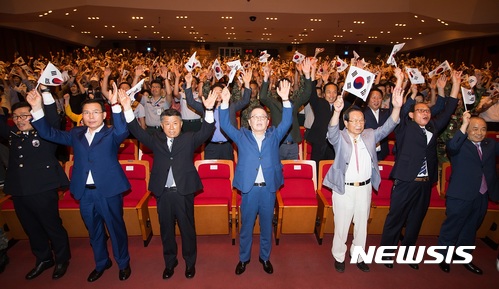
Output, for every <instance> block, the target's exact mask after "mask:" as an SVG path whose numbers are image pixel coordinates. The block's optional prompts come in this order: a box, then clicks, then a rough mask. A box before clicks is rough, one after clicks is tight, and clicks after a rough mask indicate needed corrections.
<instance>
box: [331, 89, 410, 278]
mask: <svg viewBox="0 0 499 289" xmlns="http://www.w3.org/2000/svg"><path fill="white" fill-rule="evenodd" d="M402 103H403V90H402V89H401V88H400V87H396V88H395V89H394V93H393V98H392V104H393V109H392V112H391V115H390V117H389V118H388V119H387V120H386V122H385V123H384V124H383V125H382V126H380V127H379V128H377V129H364V124H365V119H364V114H363V112H362V111H361V110H360V109H358V108H356V107H351V108H349V109H347V110H346V111H345V113H344V114H343V122H344V124H345V129H343V130H341V131H340V129H339V122H340V114H341V111H342V110H343V107H344V103H343V97H342V96H341V95H340V96H338V98H337V99H336V101H335V102H334V112H333V116H332V117H331V120H330V122H329V126H328V133H327V136H328V141H329V142H330V143H331V144H332V145H333V147H334V151H335V152H336V154H335V155H336V156H335V159H334V164H333V166H331V168H330V169H329V171H328V172H327V174H326V177H325V179H324V185H326V186H328V187H330V188H332V190H333V212H334V238H333V246H332V249H331V252H332V254H333V257H334V260H335V263H334V267H335V269H336V271H337V272H340V273H343V272H344V271H345V255H346V252H347V245H346V241H347V237H348V230H349V228H350V224H351V223H352V221H353V223H354V225H355V227H354V233H353V240H352V246H351V247H350V252H352V251H353V250H354V247H356V246H359V247H362V248H363V249H364V251H365V246H366V239H367V221H368V219H369V210H370V207H371V194H372V188H374V189H375V190H378V188H379V185H380V183H381V175H380V172H379V167H378V156H377V153H376V144H377V143H378V142H379V141H380V140H382V139H383V138H385V137H386V136H388V134H390V132H392V131H393V129H394V128H395V126H396V125H397V123H398V121H399V115H400V108H401V107H402ZM355 262H356V263H357V268H359V269H360V270H361V271H363V272H369V266H368V265H367V264H366V263H365V262H364V261H363V260H362V259H359V260H355Z"/></svg>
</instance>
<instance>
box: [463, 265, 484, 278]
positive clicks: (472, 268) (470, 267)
mask: <svg viewBox="0 0 499 289" xmlns="http://www.w3.org/2000/svg"><path fill="white" fill-rule="evenodd" d="M464 268H466V269H467V270H468V271H471V272H473V273H475V274H478V275H482V274H483V271H482V269H480V268H478V267H477V266H475V264H473V263H471V262H469V263H468V264H464Z"/></svg>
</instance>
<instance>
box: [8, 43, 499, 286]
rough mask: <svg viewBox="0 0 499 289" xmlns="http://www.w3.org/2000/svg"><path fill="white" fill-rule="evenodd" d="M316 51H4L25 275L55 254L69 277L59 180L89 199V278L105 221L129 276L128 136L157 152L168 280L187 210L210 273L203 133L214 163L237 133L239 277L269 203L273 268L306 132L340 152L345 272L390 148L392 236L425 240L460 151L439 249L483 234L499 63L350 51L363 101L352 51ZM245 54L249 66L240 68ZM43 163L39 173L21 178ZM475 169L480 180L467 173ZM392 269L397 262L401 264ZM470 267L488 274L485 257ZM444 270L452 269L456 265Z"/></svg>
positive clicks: (193, 249)
mask: <svg viewBox="0 0 499 289" xmlns="http://www.w3.org/2000/svg"><path fill="white" fill-rule="evenodd" d="M316 52H317V53H316V55H315V56H314V57H304V59H300V61H294V60H287V59H280V58H277V59H267V58H266V57H263V58H262V57H246V58H244V59H238V58H231V59H220V60H217V62H219V63H220V65H215V64H214V61H215V59H202V60H201V61H195V62H191V61H190V59H191V54H190V53H187V52H185V51H181V52H176V51H170V52H167V51H163V52H161V53H157V54H152V53H148V54H142V53H134V52H131V51H129V50H126V49H120V50H109V51H107V52H105V53H102V52H100V51H98V50H95V49H89V48H86V47H85V48H82V49H78V50H75V51H72V52H71V53H67V52H64V51H62V52H57V53H55V54H51V55H50V57H42V56H40V57H38V58H34V57H24V58H23V57H16V58H15V59H13V60H12V62H9V61H3V62H0V79H1V81H2V82H3V86H0V88H1V90H0V93H1V95H0V97H1V102H0V105H1V106H2V110H0V136H1V137H2V139H3V140H4V143H3V144H1V145H0V154H1V155H2V158H0V159H1V160H2V165H0V180H1V179H3V180H5V192H6V193H7V194H9V195H11V196H12V199H13V201H14V207H15V209H16V214H17V215H18V217H19V219H20V221H21V224H22V226H23V229H24V230H25V232H26V233H27V235H28V237H29V239H30V245H31V248H32V251H33V254H34V255H35V257H36V262H35V267H34V268H33V269H32V270H31V271H29V272H28V274H27V275H26V279H34V278H36V277H37V276H39V275H40V274H41V273H43V272H44V271H45V270H47V269H49V268H51V267H53V266H55V269H54V272H53V275H52V277H53V278H54V279H58V278H61V277H62V276H63V275H64V274H65V273H66V270H67V268H68V266H69V261H70V258H71V254H70V249H69V243H68V237H67V232H66V230H65V229H64V227H63V226H62V221H61V219H60V217H59V215H58V207H57V191H58V189H60V188H63V187H67V186H68V185H69V188H70V191H71V193H72V194H73V196H74V197H75V199H77V200H79V201H80V211H81V216H82V218H83V220H84V222H85V225H86V227H87V229H88V232H89V236H90V243H91V245H92V250H93V253H94V260H95V268H94V270H93V271H92V272H91V273H90V275H89V276H88V278H87V280H88V281H89V282H94V281H96V280H98V279H99V278H100V277H101V276H102V274H103V273H104V271H105V270H107V269H109V268H110V267H111V266H112V261H111V259H110V257H109V253H108V251H107V249H106V248H107V247H106V242H107V241H106V236H105V235H106V234H105V229H104V225H105V227H106V228H107V230H108V232H109V235H110V239H111V243H112V248H113V256H114V259H115V261H116V263H117V264H118V269H119V274H118V277H119V280H126V279H128V278H129V276H130V275H131V272H132V270H131V260H130V256H129V253H128V242H127V233H126V228H125V225H124V221H123V216H122V215H123V195H122V193H123V192H124V191H126V190H127V189H128V188H129V187H130V184H129V182H128V180H127V179H126V177H125V175H124V173H123V171H122V169H121V167H120V166H119V164H118V158H117V153H118V148H119V145H120V143H121V142H122V141H123V140H124V139H125V138H126V137H128V135H129V132H130V133H131V134H130V137H134V138H136V139H138V141H140V142H141V143H143V144H145V145H146V146H147V147H149V148H150V149H151V150H152V151H153V152H154V162H153V167H152V171H151V178H150V183H149V190H150V191H151V192H152V193H153V194H154V196H155V197H156V198H157V203H158V215H159V220H160V228H161V232H160V233H161V240H162V244H163V257H164V261H165V269H164V271H163V275H162V277H163V278H164V279H169V278H171V277H172V276H173V274H174V269H175V267H176V266H177V265H178V259H177V244H176V241H175V222H178V224H179V227H180V231H181V237H182V256H183V258H184V260H185V263H186V269H185V276H186V277H187V278H193V277H194V276H195V274H196V269H195V264H196V254H197V246H196V234H195V224H194V193H195V192H196V191H199V190H200V189H201V188H202V184H201V181H200V179H199V175H198V174H197V172H196V170H195V168H194V165H193V162H192V159H193V154H194V152H195V150H196V149H197V148H198V147H199V146H201V145H202V144H203V143H204V144H205V146H204V157H205V159H228V160H234V159H235V158H234V147H235V145H237V152H238V163H237V165H236V172H235V177H234V182H233V186H234V187H235V188H237V189H238V190H239V191H240V192H241V195H242V203H241V212H242V224H243V225H242V227H241V234H240V246H239V262H238V264H237V265H236V269H235V273H236V274H237V275H240V274H243V273H244V271H245V269H246V266H247V265H248V264H249V263H250V259H251V240H252V231H253V226H254V223H255V220H256V217H257V215H259V218H260V219H259V220H260V228H261V234H260V253H259V262H260V263H261V264H262V265H263V269H264V271H265V272H266V273H268V274H272V273H273V271H274V268H273V266H272V263H271V262H270V253H271V239H272V220H273V217H272V216H273V209H274V203H275V194H276V191H277V190H278V189H279V187H280V186H281V185H282V184H283V176H282V171H281V164H280V161H281V160H285V159H298V158H299V144H300V143H302V142H304V141H307V142H308V143H309V144H310V145H311V146H312V152H311V159H312V160H314V161H316V163H317V165H318V163H319V161H320V160H325V159H333V160H335V162H334V164H333V166H332V167H331V169H330V170H329V171H328V173H327V175H326V177H325V181H324V185H326V186H328V187H330V188H331V189H332V190H333V200H334V201H333V212H334V215H335V217H334V223H335V227H334V228H335V229H334V230H335V231H334V239H333V247H332V255H333V258H334V264H335V269H336V271H338V272H344V271H345V269H346V268H345V267H346V266H345V257H346V252H347V248H348V246H347V245H346V241H347V236H348V230H349V227H350V223H351V222H352V221H353V223H354V224H355V230H354V240H353V241H352V246H351V247H350V252H352V250H353V248H354V246H360V247H362V248H363V249H365V243H366V238H367V221H368V216H369V210H370V203H371V202H370V200H371V193H372V188H374V189H375V190H377V189H378V187H379V184H380V172H379V169H378V165H377V163H378V161H379V160H382V159H384V158H385V157H386V156H387V155H388V154H389V153H393V154H395V156H396V158H395V165H394V168H393V170H392V172H391V177H392V178H393V179H394V186H393V188H392V195H391V204H390V210H389V213H388V216H387V218H386V221H385V224H384V228H383V234H382V238H381V245H383V246H397V245H398V244H399V242H400V244H401V245H402V246H413V245H415V244H416V243H417V238H418V235H419V230H420V228H421V224H422V222H423V219H424V217H425V215H426V211H427V209H428V206H429V199H430V194H431V187H432V185H433V184H434V183H435V182H436V181H437V180H438V177H439V170H440V165H441V164H442V162H444V161H447V160H449V159H450V161H451V164H452V167H453V172H452V174H453V177H451V181H450V185H449V190H448V193H447V201H446V202H447V203H446V205H447V219H446V220H445V222H444V224H443V226H442V231H441V234H440V237H439V245H443V246H466V245H473V244H474V241H475V236H476V231H477V230H478V228H479V226H480V224H481V222H482V220H483V218H484V216H485V213H486V212H487V202H488V200H489V198H491V199H492V200H495V201H498V200H499V182H498V180H497V179H498V177H497V176H498V174H497V171H496V165H497V164H496V157H497V156H499V143H498V142H497V140H493V139H490V138H486V133H487V130H489V131H490V130H494V131H497V130H499V128H498V122H499V104H498V102H497V100H498V99H499V71H498V70H493V69H492V64H491V63H487V64H486V65H485V67H484V68H477V67H473V66H471V65H470V66H467V65H465V64H460V65H459V64H454V65H452V64H451V65H450V67H449V68H450V69H448V70H447V69H443V71H437V73H436V74H437V75H435V76H433V77H431V78H430V77H428V73H429V72H430V71H432V70H434V69H435V68H437V67H438V66H439V64H440V61H437V60H435V59H426V58H424V57H412V58H411V57H410V55H409V54H405V55H403V54H402V55H400V57H397V62H398V67H396V66H393V65H389V64H386V63H385V62H384V61H383V60H382V59H381V57H378V58H377V59H376V60H374V61H372V62H366V61H365V60H364V59H361V58H360V57H356V58H352V59H351V60H350V61H349V62H350V65H351V66H352V67H357V68H360V69H363V70H366V71H370V72H371V73H373V74H374V75H375V80H374V85H373V86H372V88H371V90H370V91H369V93H368V95H367V97H366V98H365V100H364V98H361V97H358V96H356V95H354V94H352V93H347V92H345V89H344V88H345V87H344V86H345V85H346V84H345V82H346V80H347V78H346V74H347V71H348V69H346V70H341V69H340V67H341V62H340V61H339V59H338V58H331V57H329V56H324V57H318V56H319V55H320V53H322V50H318V51H316ZM318 54H319V55H318ZM263 56H265V55H263ZM237 60H238V61H239V65H234V62H235V61H237ZM26 61H27V62H26ZM49 62H51V63H52V64H54V65H55V66H56V67H58V69H59V70H60V71H61V72H62V73H61V77H62V79H61V80H60V83H57V85H56V86H44V85H43V83H41V84H39V83H38V82H37V81H38V79H39V77H40V74H41V72H42V71H43V70H44V68H45V66H46V65H47V64H48V63H49ZM187 64H189V65H187ZM409 67H411V68H418V69H419V71H421V72H422V73H423V75H425V78H426V80H425V81H424V82H423V83H422V84H412V78H411V77H410V76H409V75H408V74H409V72H406V71H405V69H404V70H403V69H402V68H409ZM452 67H453V68H452ZM134 88H136V89H134ZM462 88H465V89H468V90H471V91H472V92H473V97H474V101H473V102H470V101H469V99H470V97H469V96H467V98H466V101H463V96H462V94H463V93H465V91H466V90H462ZM135 90H136V91H137V93H135V92H131V91H135ZM66 116H67V117H66ZM9 118H10V119H11V120H12V121H13V125H12V124H11V125H9V122H8V119H9ZM68 119H69V120H68ZM68 121H69V122H70V123H69V124H70V125H68V123H67V122H68ZM302 126H303V127H305V133H304V135H303V136H302V134H300V127H302ZM68 127H72V128H71V129H69V128H68ZM392 132H394V135H395V140H396V142H395V143H396V145H395V149H394V151H393V152H390V151H389V147H388V140H387V137H388V135H389V134H390V133H392ZM303 138H304V139H303ZM55 144H59V147H58V148H59V149H58V150H57V147H56V145H55ZM68 146H71V147H73V154H74V170H73V176H72V178H71V181H70V182H68V179H67V177H66V176H65V175H64V172H63V171H62V169H61V167H60V166H59V164H58V161H61V162H64V161H65V160H67V151H68V150H66V148H67V147H68ZM56 150H57V151H58V152H59V153H56ZM447 152H448V153H447ZM40 164H42V165H40ZM470 167H472V168H473V173H469V168H470ZM2 168H3V170H2ZM7 168H8V170H6V169H7ZM42 172H43V173H42ZM467 172H468V173H467ZM28 174H29V175H30V176H33V175H34V176H38V177H39V179H37V180H36V182H35V181H34V182H31V183H29V184H26V183H25V182H22V181H21V180H22V179H24V176H25V175H28ZM463 174H466V176H467V178H466V183H465V184H460V183H459V182H460V181H463V180H464V179H465V178H463ZM110 179H113V180H116V181H115V182H109V181H108V180H110ZM41 208H43V209H44V211H43V212H44V213H43V214H40V212H41V211H40V209H41ZM45 209H46V211H45ZM46 212H50V213H49V214H46ZM403 228H405V231H404V233H403V236H404V237H403V239H402V240H400V236H401V234H402V231H403ZM0 249H1V248H0ZM0 252H2V251H0ZM470 253H471V252H470ZM392 256H393V255H392ZM5 259H6V256H5ZM6 260H7V259H6ZM388 260H391V257H386V261H388ZM447 260H448V259H446V261H447ZM355 263H356V264H357V267H358V269H360V270H361V271H363V272H368V271H369V270H370V269H369V266H368V265H367V264H366V263H365V262H364V261H363V260H361V258H359V259H358V260H355ZM385 265H386V266H387V267H389V268H391V267H393V264H392V263H389V262H388V263H387V264H385ZM409 265H410V266H411V268H413V269H416V270H417V269H418V268H419V265H418V264H409ZM465 267H466V268H467V269H468V270H469V271H471V272H473V273H476V274H482V270H481V269H480V268H479V267H477V266H476V265H475V264H473V263H471V262H470V263H468V264H465ZM440 268H441V269H442V270H443V271H444V272H449V271H450V265H449V263H446V262H445V261H443V262H442V263H440ZM498 270H499V256H498Z"/></svg>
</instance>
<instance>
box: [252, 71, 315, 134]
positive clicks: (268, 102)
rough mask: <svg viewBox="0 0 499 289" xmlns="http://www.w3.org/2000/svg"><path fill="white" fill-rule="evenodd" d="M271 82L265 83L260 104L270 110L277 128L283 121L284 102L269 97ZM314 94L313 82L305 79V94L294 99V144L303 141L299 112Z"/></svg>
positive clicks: (292, 129) (292, 132) (261, 91)
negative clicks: (311, 94)
mask: <svg viewBox="0 0 499 289" xmlns="http://www.w3.org/2000/svg"><path fill="white" fill-rule="evenodd" d="M268 90H269V82H268V81H267V82H263V84H262V88H261V89H260V102H261V103H262V104H263V105H265V106H266V107H268V108H269V109H270V116H271V117H272V125H273V126H277V125H279V124H280V123H281V120H282V110H283V107H282V102H281V101H280V100H278V99H276V98H274V97H272V96H269V93H268ZM311 92H312V81H311V80H310V79H306V78H305V86H304V89H303V92H302V93H301V94H300V95H298V96H297V97H295V98H294V99H293V124H292V126H291V131H290V133H291V137H292V138H293V142H295V143H300V142H301V141H302V139H301V134H300V124H299V123H298V110H299V109H300V107H301V106H302V105H304V104H305V103H307V102H308V100H309V99H310V93H311Z"/></svg>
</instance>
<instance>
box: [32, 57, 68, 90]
mask: <svg viewBox="0 0 499 289" xmlns="http://www.w3.org/2000/svg"><path fill="white" fill-rule="evenodd" d="M63 82H64V80H63V78H62V74H61V72H60V71H59V69H57V68H56V67H55V66H54V65H53V64H52V62H49V64H47V66H46V67H45V70H43V72H42V75H41V76H40V78H39V79H38V83H41V84H43V85H45V86H59V85H61V84H62V83H63Z"/></svg>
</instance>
